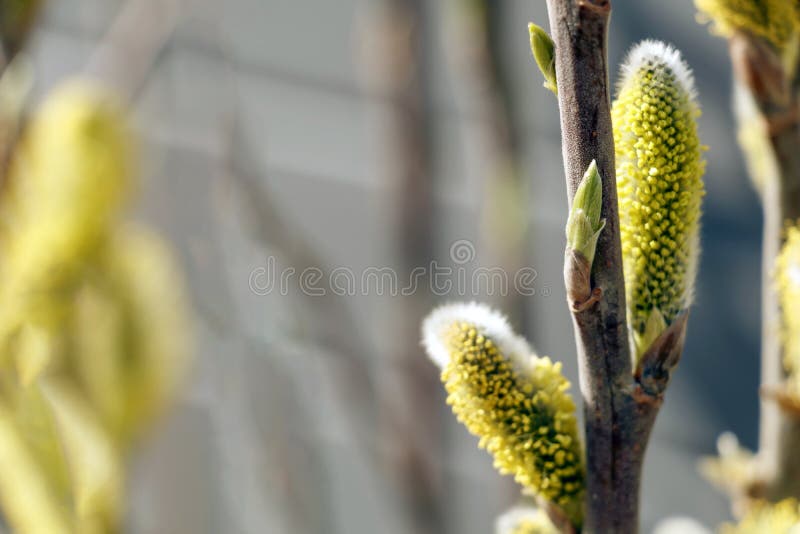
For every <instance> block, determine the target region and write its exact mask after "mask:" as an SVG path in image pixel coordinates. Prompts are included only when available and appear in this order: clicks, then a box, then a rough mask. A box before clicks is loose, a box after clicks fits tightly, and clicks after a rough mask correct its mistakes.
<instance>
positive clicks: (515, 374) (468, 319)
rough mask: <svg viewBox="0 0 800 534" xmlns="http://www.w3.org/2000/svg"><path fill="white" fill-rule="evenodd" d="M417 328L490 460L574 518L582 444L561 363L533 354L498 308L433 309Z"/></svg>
mask: <svg viewBox="0 0 800 534" xmlns="http://www.w3.org/2000/svg"><path fill="white" fill-rule="evenodd" d="M423 335H424V340H425V346H426V348H427V350H428V354H429V356H430V357H431V359H433V361H434V362H436V363H437V364H439V366H440V368H441V369H442V382H443V383H444V386H445V389H446V390H447V393H448V397H447V402H448V404H449V405H450V406H451V407H452V409H453V413H455V415H456V417H457V418H458V420H459V421H461V422H462V423H463V424H464V425H465V426H466V427H467V429H468V430H469V431H470V432H471V433H473V434H475V435H476V436H478V437H479V438H480V442H479V446H480V447H482V448H485V449H486V450H487V451H488V452H489V453H491V454H492V456H493V457H494V460H495V462H494V464H495V467H496V468H497V469H498V470H499V471H500V472H501V473H503V474H511V475H514V478H515V480H516V481H517V482H519V483H520V484H521V485H522V486H524V487H525V488H526V489H527V490H529V491H530V492H532V493H533V494H535V495H537V496H538V497H540V498H543V499H545V500H547V501H550V502H552V503H553V504H555V505H557V506H559V507H561V508H562V509H563V510H564V512H565V514H566V515H567V516H568V517H569V518H570V520H571V521H572V522H573V524H580V521H581V509H582V495H583V490H584V478H583V476H584V472H583V461H582V451H581V445H580V442H579V438H578V428H577V423H576V419H575V405H574V403H573V401H572V398H571V397H570V395H569V393H568V392H567V389H568V388H569V382H568V381H567V380H566V378H564V376H563V375H562V373H561V364H559V363H555V364H554V363H553V362H552V361H550V359H549V358H547V357H543V358H540V357H537V356H536V355H534V354H533V353H532V351H531V350H530V348H529V347H528V345H527V343H525V341H524V340H522V339H521V338H519V337H517V336H516V335H514V333H513V332H512V331H511V329H510V327H509V326H508V324H507V323H506V322H505V319H504V318H503V317H502V316H501V315H499V314H497V313H496V312H494V311H492V310H490V309H489V308H487V307H484V306H480V305H477V304H469V305H451V306H444V307H442V308H439V309H437V310H435V311H434V312H433V313H431V315H430V316H429V317H428V318H427V319H426V321H425V323H424V325H423Z"/></svg>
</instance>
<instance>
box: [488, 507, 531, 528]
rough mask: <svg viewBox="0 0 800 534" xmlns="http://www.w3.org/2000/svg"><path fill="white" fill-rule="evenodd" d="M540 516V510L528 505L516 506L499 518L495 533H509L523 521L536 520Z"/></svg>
mask: <svg viewBox="0 0 800 534" xmlns="http://www.w3.org/2000/svg"><path fill="white" fill-rule="evenodd" d="M538 518H539V510H537V509H536V508H532V507H526V506H515V507H514V508H511V509H510V510H508V511H507V512H505V513H503V515H501V516H500V517H498V518H497V521H496V522H495V527H494V528H495V530H494V531H495V534H508V533H509V532H513V531H514V529H515V528H516V527H517V525H519V524H520V523H521V522H523V521H526V520H527V521H536V520H538Z"/></svg>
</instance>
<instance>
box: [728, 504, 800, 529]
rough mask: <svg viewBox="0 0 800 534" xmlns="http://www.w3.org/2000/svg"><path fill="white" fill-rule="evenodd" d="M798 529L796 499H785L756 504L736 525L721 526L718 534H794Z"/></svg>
mask: <svg viewBox="0 0 800 534" xmlns="http://www.w3.org/2000/svg"><path fill="white" fill-rule="evenodd" d="M799 529H800V505H799V504H798V502H797V499H785V500H783V501H781V502H779V503H777V504H772V503H768V502H763V501H759V502H756V503H755V504H753V505H752V507H751V508H750V509H749V510H748V512H747V514H745V516H744V517H743V518H742V520H741V521H739V523H738V524H736V525H733V524H725V525H722V527H721V528H720V534H767V533H769V534H794V533H796V532H798V530H799Z"/></svg>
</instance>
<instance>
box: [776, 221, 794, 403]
mask: <svg viewBox="0 0 800 534" xmlns="http://www.w3.org/2000/svg"><path fill="white" fill-rule="evenodd" d="M775 285H776V288H777V291H778V295H779V297H780V305H781V309H782V310H783V313H781V318H782V320H783V324H782V325H781V336H782V338H783V348H784V352H783V363H784V367H785V369H786V372H787V376H788V379H787V383H786V384H785V387H786V393H787V394H788V395H790V396H791V397H793V398H795V399H797V401H796V402H797V403H798V405H800V226H798V225H793V226H790V227H788V228H787V229H786V241H785V242H784V245H783V248H782V249H781V253H780V255H779V256H778V258H777V259H776V262H775Z"/></svg>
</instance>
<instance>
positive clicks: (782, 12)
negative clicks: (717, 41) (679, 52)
mask: <svg viewBox="0 0 800 534" xmlns="http://www.w3.org/2000/svg"><path fill="white" fill-rule="evenodd" d="M695 6H696V7H697V10H698V11H699V16H698V18H699V19H700V21H701V22H711V28H712V30H713V31H714V32H716V33H718V34H720V35H723V36H725V37H730V36H731V35H733V34H734V33H735V32H746V33H749V34H751V35H755V36H758V37H761V38H763V39H766V40H767V41H769V42H770V43H772V45H773V46H775V47H777V48H778V49H779V50H780V49H783V48H784V47H785V46H786V45H787V44H789V43H790V42H791V41H792V40H793V39H795V38H796V33H797V32H798V30H799V29H800V6H799V4H798V2H796V1H794V0H695Z"/></svg>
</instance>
